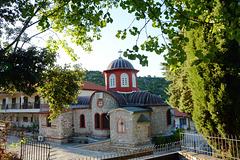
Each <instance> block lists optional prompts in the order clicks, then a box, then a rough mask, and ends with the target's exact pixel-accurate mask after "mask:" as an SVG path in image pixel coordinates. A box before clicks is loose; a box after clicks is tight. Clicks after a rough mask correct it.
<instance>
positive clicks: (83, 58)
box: [57, 9, 164, 77]
mask: <svg viewBox="0 0 240 160" xmlns="http://www.w3.org/2000/svg"><path fill="white" fill-rule="evenodd" d="M111 14H112V17H113V20H114V21H113V23H112V24H109V25H108V26H107V27H106V28H104V29H102V38H101V39H100V40H98V41H97V40H96V41H95V42H93V43H92V48H93V51H92V52H91V53H90V54H88V53H87V52H84V51H83V50H82V49H81V47H77V46H75V45H73V44H71V45H70V46H71V47H73V48H74V51H75V53H76V54H77V55H78V57H80V59H79V60H78V61H77V62H74V63H81V64H82V67H83V68H85V69H87V70H98V71H103V70H105V69H106V68H107V66H108V64H109V63H111V61H113V60H115V59H117V58H118V57H119V53H118V51H119V50H122V51H124V50H125V49H127V48H132V46H133V45H135V44H136V37H131V36H130V34H128V36H127V38H126V39H125V40H121V39H118V38H117V37H115V35H116V33H117V30H123V29H125V28H127V27H128V26H129V25H130V24H131V22H132V20H133V19H134V15H130V14H128V13H126V12H124V11H122V10H119V9H117V10H116V9H114V10H113V11H112V13H111ZM143 23H144V22H136V21H135V22H134V23H133V25H132V26H137V27H140V28H141V27H142V26H143ZM147 33H148V34H151V35H153V34H154V35H159V34H160V31H159V30H154V29H152V28H151V26H150V25H149V26H148V27H147ZM160 38H161V37H160ZM145 39H146V33H145V30H143V32H142V35H141V37H140V38H139V42H138V43H139V44H141V42H143V40H145ZM139 53H140V54H144V55H147V56H148V61H149V62H148V67H142V66H141V65H140V64H139V60H138V59H136V60H134V61H132V60H129V61H130V62H131V63H132V64H133V66H134V68H135V69H137V70H139V72H138V76H148V75H151V76H157V77H163V74H162V72H163V71H162V70H161V68H162V67H161V65H160V63H162V62H164V58H163V55H157V54H155V53H150V52H143V51H139ZM60 56H61V58H60V59H58V62H57V63H58V64H64V63H72V64H73V62H72V61H71V58H70V57H69V56H67V55H66V53H63V52H62V51H60ZM122 57H123V56H122ZM123 58H125V57H123ZM125 59H127V58H125Z"/></svg>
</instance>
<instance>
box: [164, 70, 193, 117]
mask: <svg viewBox="0 0 240 160" xmlns="http://www.w3.org/2000/svg"><path fill="white" fill-rule="evenodd" d="M183 68H184V67H182V68H180V69H177V70H174V71H170V70H169V68H168V67H166V72H165V75H166V76H167V77H166V80H168V81H170V82H172V83H171V84H170V85H169V88H168V91H167V94H168V95H169V96H170V98H169V100H168V101H167V102H168V104H169V105H170V106H172V107H174V108H177V109H178V110H179V111H181V112H184V113H187V114H188V115H192V112H193V106H194V105H193V99H192V94H191V90H190V88H189V85H188V73H187V72H186V71H184V69H183Z"/></svg>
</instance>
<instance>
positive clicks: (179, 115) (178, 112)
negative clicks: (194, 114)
mask: <svg viewBox="0 0 240 160" xmlns="http://www.w3.org/2000/svg"><path fill="white" fill-rule="evenodd" d="M173 112H174V114H175V117H190V116H189V115H188V114H186V113H183V112H180V111H179V110H178V109H177V108H173Z"/></svg>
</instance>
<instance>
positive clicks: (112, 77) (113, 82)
mask: <svg viewBox="0 0 240 160" xmlns="http://www.w3.org/2000/svg"><path fill="white" fill-rule="evenodd" d="M109 88H116V75H115V74H111V75H110V76H109Z"/></svg>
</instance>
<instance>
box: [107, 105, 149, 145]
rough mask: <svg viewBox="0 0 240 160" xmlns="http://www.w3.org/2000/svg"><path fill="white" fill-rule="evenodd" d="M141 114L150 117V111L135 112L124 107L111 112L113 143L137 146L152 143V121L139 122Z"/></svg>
mask: <svg viewBox="0 0 240 160" xmlns="http://www.w3.org/2000/svg"><path fill="white" fill-rule="evenodd" d="M141 114H144V115H145V116H146V117H148V118H150V113H148V112H146V113H133V112H130V111H126V110H124V109H117V110H115V111H113V112H110V119H111V121H110V128H111V145H112V146H118V147H131V148H132V147H137V146H143V145H149V144H151V141H150V139H149V138H150V133H149V132H150V130H149V129H150V122H138V119H139V117H140V115H141Z"/></svg>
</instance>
